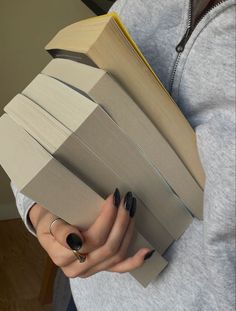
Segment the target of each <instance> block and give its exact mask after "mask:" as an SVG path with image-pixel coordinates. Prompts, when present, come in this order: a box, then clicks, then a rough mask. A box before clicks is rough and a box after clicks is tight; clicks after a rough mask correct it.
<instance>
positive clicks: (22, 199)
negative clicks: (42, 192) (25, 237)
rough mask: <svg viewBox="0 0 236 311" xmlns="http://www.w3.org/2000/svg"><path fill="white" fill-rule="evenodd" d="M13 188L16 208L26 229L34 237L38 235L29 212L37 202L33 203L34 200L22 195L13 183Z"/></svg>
mask: <svg viewBox="0 0 236 311" xmlns="http://www.w3.org/2000/svg"><path fill="white" fill-rule="evenodd" d="M11 188H12V191H13V194H14V196H15V198H16V207H17V209H18V211H19V214H20V216H21V218H22V220H23V222H24V224H25V226H26V228H27V229H28V231H29V232H30V233H31V234H33V235H34V236H37V235H36V231H35V229H34V227H33V225H32V223H31V221H30V219H29V211H30V209H31V207H32V206H33V205H34V204H35V203H36V202H35V201H33V200H32V199H30V198H28V197H26V196H25V195H24V194H22V193H20V192H19V191H18V190H17V188H16V186H15V184H14V183H13V182H11Z"/></svg>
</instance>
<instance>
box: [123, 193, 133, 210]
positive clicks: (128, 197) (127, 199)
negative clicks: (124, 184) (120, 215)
mask: <svg viewBox="0 0 236 311" xmlns="http://www.w3.org/2000/svg"><path fill="white" fill-rule="evenodd" d="M132 201H133V195H132V192H131V191H129V192H127V193H126V195H125V198H124V207H125V209H126V210H127V211H130V209H131V207H132Z"/></svg>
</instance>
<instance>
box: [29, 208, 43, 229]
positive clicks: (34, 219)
mask: <svg viewBox="0 0 236 311" xmlns="http://www.w3.org/2000/svg"><path fill="white" fill-rule="evenodd" d="M42 210H43V208H42V206H40V205H39V204H38V203H35V204H34V205H32V206H31V208H30V210H29V212H28V219H29V221H30V223H31V224H32V227H33V228H34V229H35V230H36V227H37V224H38V222H39V218H40V214H41V213H42Z"/></svg>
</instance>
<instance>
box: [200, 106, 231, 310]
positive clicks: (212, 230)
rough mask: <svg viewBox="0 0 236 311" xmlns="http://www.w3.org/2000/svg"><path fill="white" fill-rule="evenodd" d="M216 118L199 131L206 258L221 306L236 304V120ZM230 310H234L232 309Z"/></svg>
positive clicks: (215, 293) (220, 116)
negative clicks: (203, 190)
mask: <svg viewBox="0 0 236 311" xmlns="http://www.w3.org/2000/svg"><path fill="white" fill-rule="evenodd" d="M233 115H234V112H233V109H232V114H230V113H224V114H223V113H222V114H221V115H218V116H217V115H215V116H214V118H212V119H211V121H210V122H208V123H206V124H202V125H200V126H199V127H198V128H197V129H196V133H197V142H198V149H199V153H200V157H201V161H202V164H203V167H204V171H205V175H206V184H205V194H204V232H203V233H204V244H203V245H204V258H205V267H206V272H207V277H208V281H209V282H208V283H209V286H210V287H211V289H210V291H209V292H210V293H211V294H213V296H214V297H215V299H216V302H217V305H218V306H221V304H222V302H225V303H226V301H227V303H229V306H232V305H234V301H233V300H232V299H234V286H235V177H236V176H235V121H234V120H233ZM229 310H231V309H230V307H229Z"/></svg>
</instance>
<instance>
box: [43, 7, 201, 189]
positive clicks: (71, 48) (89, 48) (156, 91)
mask: <svg viewBox="0 0 236 311" xmlns="http://www.w3.org/2000/svg"><path fill="white" fill-rule="evenodd" d="M108 47H109V48H108ZM46 49H47V50H48V52H49V53H50V54H51V55H52V56H53V57H57V58H69V59H72V60H76V61H78V62H83V63H85V64H88V65H92V66H96V67H99V68H101V69H104V70H105V71H108V72H110V73H111V74H112V75H113V76H114V77H115V79H116V80H117V81H118V82H119V83H120V84H121V85H122V87H123V88H124V89H125V91H127V93H128V94H129V95H130V96H131V97H132V98H133V100H134V101H135V102H136V104H138V105H139V107H140V108H141V109H142V111H143V112H144V113H145V114H146V115H147V117H148V118H149V119H150V120H151V121H152V122H153V124H154V125H155V126H156V127H157V128H158V129H159V131H160V133H161V134H162V135H163V137H164V138H165V139H166V140H167V141H168V142H169V144H170V146H171V147H172V148H173V149H174V150H175V152H176V153H177V155H178V156H179V158H180V159H181V160H182V162H183V163H184V165H185V166H186V168H187V169H188V170H189V172H190V173H191V174H192V176H193V177H194V178H195V180H196V181H197V183H198V184H199V185H200V186H201V187H202V189H203V188H204V172H203V169H202V166H201V163H200V160H199V155H198V151H197V146H196V136H195V133H194V131H193V129H192V128H191V126H190V124H189V123H188V121H187V120H186V118H185V117H184V115H183V114H182V113H181V111H180V109H179V108H178V106H177V105H176V104H175V103H174V101H173V99H172V98H171V96H170V95H169V94H168V92H167V91H166V90H165V88H164V86H163V85H162V84H161V82H160V80H159V79H158V78H157V76H156V75H155V73H154V72H153V70H152V69H151V67H150V65H149V64H148V62H147V61H146V59H145V58H144V56H143V55H142V53H141V52H140V50H139V49H138V47H137V45H136V44H135V43H134V41H133V40H132V38H131V36H130V35H129V33H128V32H127V30H126V29H125V27H124V25H123V24H122V22H121V20H120V19H119V17H118V15H117V14H115V13H109V14H106V15H102V16H97V17H92V18H89V19H86V20H83V21H80V22H77V23H74V24H72V25H69V26H67V27H65V28H64V29H62V30H60V31H59V32H58V33H57V34H56V36H55V37H54V38H53V39H52V40H51V41H50V42H49V43H48V44H47V46H46Z"/></svg>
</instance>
